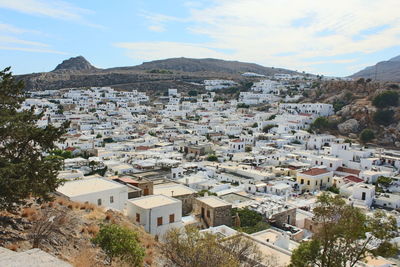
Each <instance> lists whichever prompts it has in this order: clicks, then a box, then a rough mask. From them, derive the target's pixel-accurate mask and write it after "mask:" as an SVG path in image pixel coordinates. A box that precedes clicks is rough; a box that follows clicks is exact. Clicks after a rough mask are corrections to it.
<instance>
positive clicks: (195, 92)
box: [188, 90, 198, 96]
mask: <svg viewBox="0 0 400 267" xmlns="http://www.w3.org/2000/svg"><path fill="white" fill-rule="evenodd" d="M188 95H189V96H197V95H198V92H197V91H196V90H190V91H189V92H188Z"/></svg>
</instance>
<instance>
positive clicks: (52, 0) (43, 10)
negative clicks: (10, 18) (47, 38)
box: [0, 0, 103, 28]
mask: <svg viewBox="0 0 400 267" xmlns="http://www.w3.org/2000/svg"><path fill="white" fill-rule="evenodd" d="M0 8H6V9H11V10H14V11H18V12H21V13H24V14H29V15H35V16H43V17H50V18H53V19H60V20H67V21H73V22H77V23H80V24H85V25H87V26H91V27H96V28H103V26H101V25H97V24H94V23H90V22H89V21H87V20H86V18H85V16H87V15H89V14H92V13H93V11H91V10H89V9H84V8H80V7H77V6H74V5H72V4H70V3H68V2H64V1H60V0H16V1H14V0H13V1H10V0H0Z"/></svg>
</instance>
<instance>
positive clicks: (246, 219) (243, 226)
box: [231, 208, 269, 234]
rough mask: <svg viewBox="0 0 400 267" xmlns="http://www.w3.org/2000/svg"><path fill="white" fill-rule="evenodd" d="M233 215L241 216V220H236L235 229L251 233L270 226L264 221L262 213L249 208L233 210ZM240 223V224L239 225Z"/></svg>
mask: <svg viewBox="0 0 400 267" xmlns="http://www.w3.org/2000/svg"><path fill="white" fill-rule="evenodd" d="M231 214H232V217H234V216H237V215H238V216H239V221H240V223H239V222H237V221H235V222H234V224H236V225H235V227H234V228H235V229H237V230H240V231H243V232H245V233H248V234H251V233H255V232H259V231H262V230H265V229H268V228H269V224H268V223H267V222H265V221H264V218H263V216H262V215H261V214H259V213H258V212H256V211H254V210H250V209H248V208H244V209H238V208H233V209H232V210H231ZM238 224H240V225H238Z"/></svg>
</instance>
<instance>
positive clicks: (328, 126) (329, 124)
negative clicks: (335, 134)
mask: <svg viewBox="0 0 400 267" xmlns="http://www.w3.org/2000/svg"><path fill="white" fill-rule="evenodd" d="M336 128H337V122H336V121H329V120H328V119H327V118H325V117H319V118H316V119H315V121H314V122H313V123H311V125H310V130H311V131H314V132H317V133H321V132H324V131H328V130H335V129H336Z"/></svg>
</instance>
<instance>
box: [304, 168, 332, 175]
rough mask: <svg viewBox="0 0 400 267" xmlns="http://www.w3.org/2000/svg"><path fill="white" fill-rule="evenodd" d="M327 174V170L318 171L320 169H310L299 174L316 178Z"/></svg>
mask: <svg viewBox="0 0 400 267" xmlns="http://www.w3.org/2000/svg"><path fill="white" fill-rule="evenodd" d="M325 173H329V171H328V170H327V169H320V168H312V169H309V170H306V171H303V172H301V174H305V175H309V176H317V175H321V174H325Z"/></svg>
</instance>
